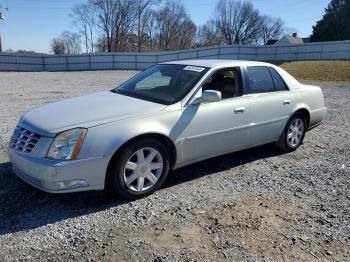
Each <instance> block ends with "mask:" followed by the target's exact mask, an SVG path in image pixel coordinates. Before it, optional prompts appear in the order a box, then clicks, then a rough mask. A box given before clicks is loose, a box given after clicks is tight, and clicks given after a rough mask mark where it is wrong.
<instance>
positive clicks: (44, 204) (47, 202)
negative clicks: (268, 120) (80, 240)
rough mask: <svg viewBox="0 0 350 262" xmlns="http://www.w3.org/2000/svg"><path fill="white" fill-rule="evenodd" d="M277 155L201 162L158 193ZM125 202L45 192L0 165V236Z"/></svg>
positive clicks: (262, 150) (269, 150)
mask: <svg viewBox="0 0 350 262" xmlns="http://www.w3.org/2000/svg"><path fill="white" fill-rule="evenodd" d="M281 154H283V152H282V151H280V150H278V149H276V148H274V147H273V146H271V145H266V146H263V147H257V148H253V149H249V150H244V151H240V152H237V153H231V154H227V155H224V156H220V157H216V158H213V159H209V160H206V161H202V162H199V163H196V164H193V165H190V166H187V167H184V168H181V169H179V170H176V171H173V172H171V173H170V174H169V176H168V179H167V181H166V182H165V184H164V186H163V188H162V189H161V190H166V189H167V188H169V187H173V186H176V185H179V184H181V183H185V182H188V181H191V180H195V179H198V178H200V177H204V176H208V175H212V174H215V173H217V172H220V171H224V170H228V169H231V168H234V167H237V166H240V165H244V164H246V163H250V162H253V161H255V160H258V159H263V158H269V157H273V156H278V155H281ZM233 179H234V178H233ZM128 202H130V201H126V200H121V199H115V198H112V197H108V196H106V194H104V192H103V191H101V192H98V191H91V192H81V193H72V194H57V195H55V194H49V193H45V192H42V191H40V190H37V189H35V188H33V187H32V186H30V185H27V184H26V183H25V182H23V181H22V180H20V179H19V178H17V177H16V176H15V175H14V174H13V172H12V170H11V165H10V163H3V164H0V235H5V234H9V233H15V232H19V231H25V230H30V229H34V228H38V227H41V226H45V225H48V224H52V223H55V222H59V221H62V220H65V219H68V218H74V217H79V216H83V215H86V214H90V213H96V212H99V211H103V210H106V209H109V208H111V207H116V206H120V205H125V204H128Z"/></svg>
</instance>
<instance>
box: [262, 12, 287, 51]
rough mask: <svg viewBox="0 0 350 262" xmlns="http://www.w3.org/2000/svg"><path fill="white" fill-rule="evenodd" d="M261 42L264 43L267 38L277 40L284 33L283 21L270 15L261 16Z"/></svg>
mask: <svg viewBox="0 0 350 262" xmlns="http://www.w3.org/2000/svg"><path fill="white" fill-rule="evenodd" d="M260 30H261V33H260V38H261V44H263V45H264V44H266V42H267V41H268V40H278V39H280V37H281V36H282V35H283V33H284V22H283V21H282V19H280V18H274V17H270V16H263V17H262V25H261V29H260Z"/></svg>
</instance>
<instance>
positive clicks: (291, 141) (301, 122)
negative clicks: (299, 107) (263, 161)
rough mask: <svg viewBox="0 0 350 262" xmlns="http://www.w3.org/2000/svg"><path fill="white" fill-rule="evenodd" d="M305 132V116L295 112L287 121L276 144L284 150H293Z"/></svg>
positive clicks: (300, 141) (300, 142) (302, 138)
mask: <svg viewBox="0 0 350 262" xmlns="http://www.w3.org/2000/svg"><path fill="white" fill-rule="evenodd" d="M305 132H306V121H305V117H304V116H303V115H302V114H300V113H295V114H294V115H293V116H292V117H291V118H290V119H289V121H288V123H287V125H286V127H285V128H284V131H283V133H282V135H281V137H280V139H279V141H278V142H277V146H278V147H279V148H281V149H282V150H284V151H287V152H288V151H294V150H296V149H297V148H298V147H299V146H300V145H301V144H302V142H303V140H304V137H305Z"/></svg>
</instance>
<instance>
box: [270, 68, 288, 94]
mask: <svg viewBox="0 0 350 262" xmlns="http://www.w3.org/2000/svg"><path fill="white" fill-rule="evenodd" d="M270 72H271V76H272V79H273V82H274V84H275V89H276V91H285V90H288V87H287V85H286V83H285V82H284V81H283V79H282V77H281V76H280V75H279V74H278V73H277V71H276V70H275V69H273V68H272V67H270Z"/></svg>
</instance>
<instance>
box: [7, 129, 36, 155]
mask: <svg viewBox="0 0 350 262" xmlns="http://www.w3.org/2000/svg"><path fill="white" fill-rule="evenodd" d="M39 139H40V135H37V134H35V133H33V132H31V131H29V130H27V129H25V128H23V127H21V126H17V127H16V129H15V131H14V132H13V135H12V138H11V141H10V147H11V148H13V149H15V150H17V151H21V152H24V153H30V152H32V150H33V149H34V147H35V145H36V144H37V143H38V141H39Z"/></svg>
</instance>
